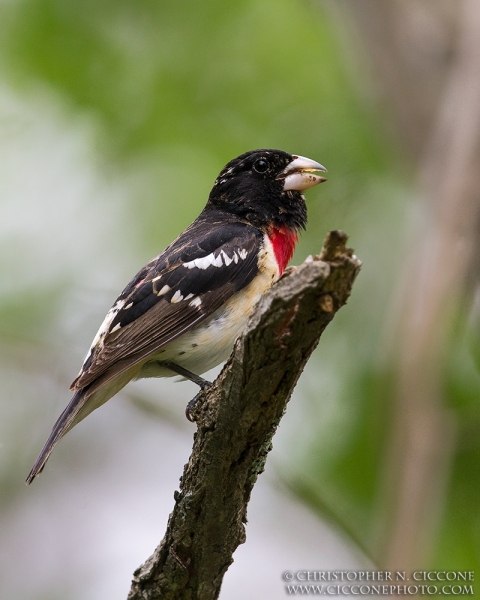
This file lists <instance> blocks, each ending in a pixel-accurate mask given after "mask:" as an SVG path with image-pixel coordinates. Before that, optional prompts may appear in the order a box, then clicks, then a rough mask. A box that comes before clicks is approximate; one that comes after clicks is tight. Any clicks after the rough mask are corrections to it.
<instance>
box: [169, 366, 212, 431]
mask: <svg viewBox="0 0 480 600" xmlns="http://www.w3.org/2000/svg"><path fill="white" fill-rule="evenodd" d="M160 364H161V365H162V366H163V367H166V368H167V369H170V371H174V372H175V373H177V374H178V375H181V376H182V377H185V379H189V380H190V381H193V383H196V384H197V385H198V386H199V387H200V389H201V390H202V392H203V390H206V389H207V388H209V387H210V386H211V385H212V384H211V382H210V381H207V380H206V379H203V377H200V376H199V375H195V373H192V372H191V371H189V370H188V369H184V368H183V367H180V366H179V365H177V364H175V363H172V362H162V363H160ZM200 393H201V392H199V393H198V394H197V395H196V396H195V397H194V398H192V399H191V400H190V402H189V403H188V404H187V407H186V408H185V416H186V417H187V419H188V420H189V421H190V422H192V423H193V422H194V419H193V418H192V415H191V412H192V410H193V409H194V408H195V404H196V403H197V400H198V397H199V396H200Z"/></svg>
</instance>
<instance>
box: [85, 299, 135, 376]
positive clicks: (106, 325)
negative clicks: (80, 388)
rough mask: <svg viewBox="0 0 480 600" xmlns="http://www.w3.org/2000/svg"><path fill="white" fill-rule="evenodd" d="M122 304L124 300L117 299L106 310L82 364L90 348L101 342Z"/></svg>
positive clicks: (90, 351) (88, 354)
mask: <svg viewBox="0 0 480 600" xmlns="http://www.w3.org/2000/svg"><path fill="white" fill-rule="evenodd" d="M124 304H125V300H117V301H116V302H115V304H114V305H113V306H112V308H111V309H110V310H109V311H108V313H107V316H106V317H105V319H104V320H103V323H102V324H101V325H100V329H99V330H98V331H97V334H96V335H95V337H94V338H93V342H92V345H91V346H90V349H89V351H88V352H87V356H86V357H85V360H84V361H83V364H85V363H86V361H87V359H88V358H89V356H90V354H91V353H92V350H93V349H94V348H95V347H96V346H98V345H99V344H101V343H102V341H103V338H104V337H105V334H106V333H107V331H108V329H109V327H110V325H111V324H112V321H113V319H114V318H115V317H116V316H117V314H118V311H119V310H120V309H122V308H123V305H124ZM117 328H119V326H118V325H117V326H116V328H114V329H113V331H116V329H117ZM80 372H81V371H80Z"/></svg>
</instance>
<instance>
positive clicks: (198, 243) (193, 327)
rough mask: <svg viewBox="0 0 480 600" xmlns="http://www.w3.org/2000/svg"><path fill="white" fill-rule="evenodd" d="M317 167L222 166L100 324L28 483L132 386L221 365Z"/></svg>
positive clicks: (244, 159) (303, 213) (281, 256)
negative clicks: (184, 223) (190, 217)
mask: <svg viewBox="0 0 480 600" xmlns="http://www.w3.org/2000/svg"><path fill="white" fill-rule="evenodd" d="M318 171H326V169H325V168H324V167H323V166H322V165H321V164H319V163H317V162H315V161H313V160H310V159H308V158H304V157H302V156H295V155H291V154H287V153H286V152H282V151H280V150H253V151H251V152H247V153H245V154H242V155H241V156H239V157H238V158H235V159H234V160H232V161H231V162H229V163H228V164H227V165H226V166H225V168H224V169H223V170H222V172H221V173H220V175H219V176H218V177H217V180H216V181H215V184H214V186H213V188H212V191H211V192H210V196H209V199H208V202H207V205H206V206H205V208H204V209H203V211H202V212H201V214H200V216H199V217H198V218H197V219H196V220H195V221H194V222H193V223H192V224H191V225H190V227H188V228H187V229H186V230H185V231H184V232H183V233H182V234H181V235H180V236H179V237H178V238H177V239H176V240H175V241H174V242H173V243H172V244H171V245H170V246H168V248H167V249H166V250H165V251H164V252H162V253H161V254H159V255H158V256H157V257H156V258H154V259H153V260H151V261H150V262H149V263H148V264H147V265H146V266H145V267H144V268H143V269H142V270H141V271H140V272H139V273H138V274H137V275H136V276H135V277H134V278H133V279H132V281H131V282H130V283H129V284H128V285H127V287H126V288H125V289H124V290H123V292H122V293H121V294H120V296H119V297H118V298H117V300H116V301H115V303H114V305H113V306H112V308H111V309H110V311H109V312H108V314H107V316H106V317H105V320H104V322H103V323H102V325H101V327H100V329H99V330H98V333H97V335H96V336H95V338H94V340H93V343H92V346H91V348H90V350H89V352H88V354H87V357H86V359H85V361H84V363H83V366H82V368H81V370H80V373H79V375H78V377H77V378H76V379H75V381H74V382H73V384H72V386H71V389H72V390H73V391H74V395H73V398H72V399H71V401H70V403H69V405H68V406H67V408H66V409H65V410H64V411H63V413H62V414H61V415H60V417H59V419H58V420H57V422H56V423H55V426H54V428H53V430H52V433H51V434H50V437H49V438H48V440H47V442H46V444H45V446H44V447H43V450H42V451H41V453H40V455H39V456H38V458H37V460H36V462H35V464H34V466H33V468H32V470H31V472H30V474H29V476H28V478H27V483H31V482H32V481H33V479H34V478H35V477H36V476H37V475H38V474H39V473H40V472H41V471H42V469H43V467H44V466H45V463H46V461H47V460H48V457H49V456H50V454H51V452H52V450H53V448H54V446H55V445H56V443H57V442H58V441H59V440H60V438H62V437H63V436H64V435H65V434H66V433H67V431H69V430H70V429H71V428H72V427H74V426H75V425H76V424H77V423H79V422H80V421H81V420H82V419H84V418H85V417H86V416H87V415H88V414H89V413H91V412H92V411H93V410H95V409H96V408H98V407H99V406H101V405H102V404H103V403H104V402H106V401H107V400H109V399H110V398H111V397H112V396H114V395H115V394H116V393H117V392H119V391H120V390H121V389H122V388H123V387H124V386H125V385H126V384H127V383H128V382H129V381H130V380H132V379H140V378H143V377H169V376H174V375H182V376H184V377H186V378H188V379H190V380H191V381H194V382H195V383H197V384H198V385H200V386H201V387H204V386H205V385H208V382H206V381H205V380H204V379H202V378H201V377H199V376H198V375H199V374H201V373H204V372H205V371H208V370H209V369H211V368H212V367H215V366H216V365H218V364H219V363H221V362H222V361H224V360H226V359H227V358H228V356H229V354H230V352H231V351H232V348H233V345H234V343H235V340H236V339H237V338H238V336H239V335H240V334H241V333H242V331H243V329H244V328H245V325H246V323H247V320H248V317H249V315H250V314H251V313H252V310H253V308H254V306H255V304H256V302H257V301H258V299H259V298H260V296H261V295H262V294H263V293H264V292H266V291H267V290H268V289H269V288H270V287H271V286H272V285H273V283H274V282H275V281H276V280H277V279H278V278H279V277H280V275H281V274H282V273H283V271H284V269H285V267H286V265H287V263H288V261H289V260H290V258H291V257H292V254H293V251H294V248H295V244H296V242H297V233H298V230H299V229H302V228H305V224H306V221H307V210H306V205H305V198H304V196H303V194H302V191H303V190H306V189H308V188H310V187H312V186H314V185H317V184H318V183H321V182H322V181H325V178H324V177H321V176H320V175H318V174H317V172H318Z"/></svg>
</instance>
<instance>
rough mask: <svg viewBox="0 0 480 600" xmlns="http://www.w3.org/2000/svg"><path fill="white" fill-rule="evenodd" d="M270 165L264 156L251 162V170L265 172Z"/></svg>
mask: <svg viewBox="0 0 480 600" xmlns="http://www.w3.org/2000/svg"><path fill="white" fill-rule="evenodd" d="M269 168H270V165H269V164H268V160H266V159H265V158H259V159H258V160H256V161H255V162H254V163H253V170H254V171H256V172H257V173H266V172H267V171H268V169H269Z"/></svg>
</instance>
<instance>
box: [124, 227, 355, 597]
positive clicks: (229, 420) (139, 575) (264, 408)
mask: <svg viewBox="0 0 480 600" xmlns="http://www.w3.org/2000/svg"><path fill="white" fill-rule="evenodd" d="M346 240H347V236H346V235H345V234H344V233H342V232H338V231H334V232H330V234H329V235H328V236H327V239H326V240H325V243H324V247H323V250H322V252H321V254H320V255H319V256H317V257H315V258H314V259H310V260H307V261H305V263H303V264H302V265H301V266H300V267H296V268H292V269H289V270H288V272H287V273H286V274H285V275H284V277H282V279H281V280H280V281H279V282H278V283H277V284H276V285H275V286H274V287H273V288H272V290H270V292H269V293H267V294H265V296H264V297H263V298H262V300H261V302H260V303H259V305H258V308H257V311H256V313H255V314H254V315H253V317H252V318H251V320H250V323H249V326H248V327H247V331H246V333H245V335H244V336H243V337H242V338H241V339H239V340H238V341H237V343H236V346H235V349H234V352H233V354H232V356H231V357H230V360H229V361H228V363H227V364H226V366H225V368H224V369H223V371H222V372H221V374H220V375H219V377H218V378H217V380H216V381H215V383H214V385H213V386H212V387H211V388H210V389H209V390H208V391H207V392H205V393H202V394H201V396H200V398H199V400H198V402H197V405H196V407H195V409H194V411H193V416H194V418H195V420H196V422H197V426H198V431H197V433H196V434H195V436H194V444H193V450H192V454H191V456H190V459H189V461H188V463H187V465H185V469H184V473H183V476H182V479H181V481H180V491H177V492H175V507H174V509H173V512H172V514H171V515H170V518H169V521H168V526H167V531H166V534H165V537H164V539H163V541H162V542H161V544H160V546H158V548H157V549H156V550H155V552H154V553H153V555H152V556H151V557H150V558H149V559H148V560H147V561H146V562H145V564H143V565H142V566H141V567H140V568H139V569H138V570H137V571H136V572H135V574H134V579H133V583H132V589H131V591H130V594H129V596H128V599H129V600H140V599H142V600H153V599H159V598H162V600H173V599H175V600H180V599H185V600H186V599H190V600H193V599H195V600H197V599H198V600H200V599H201V600H212V599H215V598H218V595H219V593H220V586H221V583H222V579H223V576H224V574H225V572H226V570H227V569H228V567H229V565H230V564H231V563H232V562H233V558H232V555H233V552H234V551H235V549H236V548H237V546H238V545H239V544H242V543H243V542H244V541H245V526H244V524H245V523H246V521H247V504H248V501H249V499H250V494H251V491H252V488H253V486H254V484H255V481H256V479H257V477H258V475H259V474H260V473H261V472H262V471H263V468H264V464H265V460H266V458H267V454H268V452H269V451H270V450H271V448H272V437H273V435H274V433H275V431H276V429H277V426H278V424H279V422H280V419H281V418H282V415H283V413H284V412H285V409H286V405H287V402H288V401H289V399H290V396H291V394H292V392H293V389H294V387H295V384H296V383H297V381H298V378H299V377H300V374H301V372H302V371H303V369H304V367H305V364H306V363H307V360H308V359H309V357H310V355H311V353H312V352H313V350H314V349H315V347H316V346H317V344H318V341H319V338H320V336H321V334H322V332H323V331H324V329H325V327H326V326H327V325H328V323H330V321H331V320H332V319H333V317H334V316H335V314H336V312H337V311H338V310H339V308H340V307H341V306H343V305H344V304H345V303H346V301H347V299H348V297H349V295H350V292H351V288H352V285H353V282H354V280H355V277H356V275H357V273H358V271H359V269H360V265H361V263H360V261H359V260H358V259H357V258H356V257H355V256H353V255H352V251H351V250H350V249H347V248H346V247H345V242H346Z"/></svg>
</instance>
